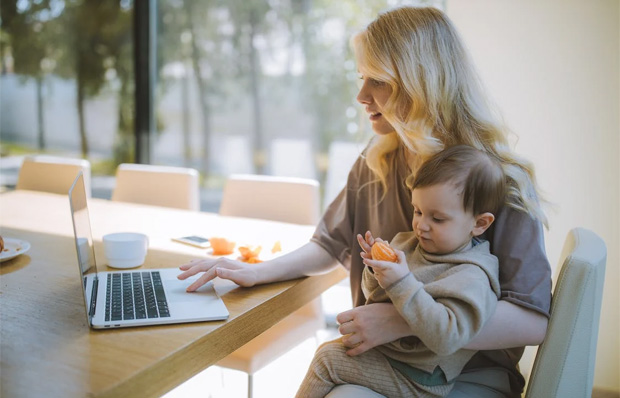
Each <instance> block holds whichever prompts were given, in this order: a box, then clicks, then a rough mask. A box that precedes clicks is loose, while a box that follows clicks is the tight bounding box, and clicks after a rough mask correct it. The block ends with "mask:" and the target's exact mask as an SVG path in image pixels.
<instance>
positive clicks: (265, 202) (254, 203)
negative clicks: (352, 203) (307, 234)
mask: <svg viewBox="0 0 620 398" xmlns="http://www.w3.org/2000/svg"><path fill="white" fill-rule="evenodd" d="M319 202H320V197H319V183H318V181H316V180H313V179H307V178H295V177H274V176H264V175H253V174H233V175H231V176H230V177H228V179H227V180H226V184H225V185H224V193H223V196H222V203H221V205H220V214H221V215H224V216H236V217H249V218H262V219H266V220H273V221H281V222H289V223H294V224H312V225H314V224H316V223H317V222H318V220H319V216H320V210H319Z"/></svg>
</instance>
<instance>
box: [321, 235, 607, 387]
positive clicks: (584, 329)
mask: <svg viewBox="0 0 620 398" xmlns="http://www.w3.org/2000/svg"><path fill="white" fill-rule="evenodd" d="M560 259H561V266H560V268H559V274H557V278H554V279H556V280H557V282H556V284H555V288H554V291H553V299H552V301H551V318H550V319H549V326H548V328H547V336H546V338H545V341H544V342H543V343H542V344H541V345H540V347H539V349H538V352H537V354H536V358H535V360H534V366H533V368H532V372H531V375H530V378H529V383H528V385H527V390H526V393H525V398H573V397H574V398H578V397H579V398H583V397H589V396H590V395H591V393H592V385H593V382H594V363H595V359H596V343H597V339H598V325H599V320H600V315H601V301H602V298H603V280H604V278H605V262H606V260H607V249H606V247H605V243H604V242H603V240H602V239H601V238H600V237H599V236H598V235H596V234H595V233H593V232H591V231H589V230H586V229H583V228H575V229H573V230H571V231H570V232H569V234H568V236H567V238H566V241H565V243H564V248H563V250H562V255H561V256H560ZM327 397H329V398H347V397H355V398H380V397H382V395H379V394H377V393H375V392H374V391H371V390H368V389H366V388H363V387H360V386H353V385H343V386H338V387H336V388H335V389H333V390H332V391H331V392H330V393H329V394H328V395H327ZM448 397H452V395H449V396H448Z"/></svg>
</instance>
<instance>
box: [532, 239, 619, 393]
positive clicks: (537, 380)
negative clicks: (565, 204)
mask: <svg viewBox="0 0 620 398" xmlns="http://www.w3.org/2000/svg"><path fill="white" fill-rule="evenodd" d="M561 258H563V259H564V260H563V265H562V267H561V269H560V271H559V274H558V275H557V282H556V284H555V288H554V290H553V299H552V301H551V319H550V320H549V326H548V328H547V337H546V338H545V341H544V342H543V343H542V345H541V346H540V347H539V349H538V352H537V354H536V359H535V360H534V366H533V368H532V372H531V375H530V379H529V383H528V386H527V392H526V394H525V396H526V397H527V398H560V397H562V398H578V397H579V398H581V397H589V396H590V394H592V385H593V383H594V364H595V360H596V343H597V341H598V327H599V320H600V318H601V301H602V299H603V281H604V279H605V265H606V264H605V263H606V261H607V248H606V247H605V243H604V242H603V240H602V239H601V238H600V237H599V236H598V235H596V234H595V233H594V232H592V231H588V230H586V229H583V228H575V229H573V230H571V231H570V233H569V234H568V236H567V238H566V241H565V242H564V248H563V249H562V256H561Z"/></svg>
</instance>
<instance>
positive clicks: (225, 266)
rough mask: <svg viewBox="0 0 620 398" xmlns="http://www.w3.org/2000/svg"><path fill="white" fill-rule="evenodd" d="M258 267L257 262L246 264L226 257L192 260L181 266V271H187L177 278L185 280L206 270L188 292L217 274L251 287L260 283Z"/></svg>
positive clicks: (189, 287) (190, 286)
mask: <svg viewBox="0 0 620 398" xmlns="http://www.w3.org/2000/svg"><path fill="white" fill-rule="evenodd" d="M256 268H257V267H256V265H255V264H246V263H244V262H241V261H237V260H231V259H229V258H226V257H219V258H212V259H211V258H208V259H200V260H192V261H191V262H189V263H187V264H183V265H181V266H180V267H179V269H180V270H181V271H185V272H183V273H182V274H180V275H178V276H177V278H179V279H180V280H185V279H187V278H189V277H190V276H194V275H196V274H197V273H199V272H204V274H203V275H202V276H200V278H198V279H197V280H196V281H195V282H194V283H192V284H191V285H189V286H188V287H187V291H188V292H193V291H195V290H196V289H198V288H199V287H200V286H202V285H204V284H205V283H207V282H209V281H210V280H212V279H214V278H215V277H216V276H219V277H220V278H223V279H228V280H231V281H233V282H235V283H236V284H238V285H239V286H244V287H251V286H254V285H256V284H257V283H258V273H257V270H256Z"/></svg>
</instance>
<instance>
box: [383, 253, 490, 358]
mask: <svg viewBox="0 0 620 398" xmlns="http://www.w3.org/2000/svg"><path fill="white" fill-rule="evenodd" d="M387 293H388V295H389V296H390V298H391V299H392V302H393V303H394V305H395V306H396V309H397V310H398V311H399V313H400V314H401V316H402V317H403V318H404V319H405V320H406V321H407V323H408V324H409V326H410V327H411V329H412V331H413V335H415V336H416V337H418V338H419V339H420V340H421V341H422V343H424V345H425V346H426V347H428V348H429V349H430V350H431V351H433V352H435V353H436V354H438V355H450V354H452V353H454V352H455V351H457V350H459V349H461V348H463V347H464V346H465V344H467V343H468V342H469V341H470V340H471V339H472V338H473V337H474V336H475V335H476V334H477V333H478V332H479V331H480V330H481V329H482V327H483V326H484V323H485V322H486V320H487V319H488V318H489V317H490V315H491V314H492V313H493V311H494V310H495V306H496V304H497V296H496V294H495V292H494V291H493V290H492V289H491V288H490V286H489V278H488V276H487V274H486V273H485V272H484V271H483V270H482V269H481V268H480V267H478V266H476V265H472V264H463V265H458V266H455V267H452V268H451V269H450V270H449V271H447V272H445V273H444V274H443V275H442V277H441V278H438V279H437V280H436V281H433V282H431V283H428V284H426V285H424V284H422V282H420V281H418V280H417V279H416V278H415V276H414V275H413V274H412V273H409V274H408V275H407V276H405V277H404V278H402V279H401V280H400V281H398V282H396V283H394V284H393V285H392V286H390V287H389V288H388V289H387Z"/></svg>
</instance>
